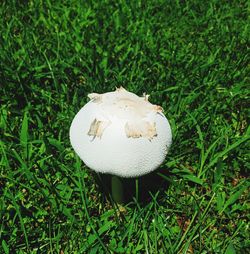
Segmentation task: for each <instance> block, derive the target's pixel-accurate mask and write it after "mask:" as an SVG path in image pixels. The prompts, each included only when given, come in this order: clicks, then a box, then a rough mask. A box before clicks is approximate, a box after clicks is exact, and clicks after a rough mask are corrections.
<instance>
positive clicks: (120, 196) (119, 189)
mask: <svg viewBox="0 0 250 254" xmlns="http://www.w3.org/2000/svg"><path fill="white" fill-rule="evenodd" d="M111 194H112V198H113V200H114V201H115V202H116V203H117V204H123V203H124V188H123V183H122V179H121V178H120V177H118V176H114V175H113V176H111Z"/></svg>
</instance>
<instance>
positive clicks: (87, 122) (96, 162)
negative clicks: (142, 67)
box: [70, 87, 172, 195]
mask: <svg viewBox="0 0 250 254" xmlns="http://www.w3.org/2000/svg"><path fill="white" fill-rule="evenodd" d="M88 97H89V98H90V101H89V102H88V103H87V104H86V105H85V106H84V107H83V108H81V110H80V111H79V112H78V113H77V114H76V116H75V117H74V119H73V121H72V124H71V127H70V142H71V145H72V147H73V149H74V150H75V152H76V153H77V155H78V156H79V157H80V158H81V159H82V161H83V162H84V163H85V164H86V165H87V166H88V167H89V168H90V169H92V170H94V171H96V172H97V173H106V174H111V175H113V176H114V179H113V180H112V183H114V184H113V185H114V186H116V187H115V188H116V189H114V190H112V193H115V192H116V190H118V189H119V188H120V189H121V186H120V180H119V178H118V177H125V178H128V177H138V176H142V175H144V174H147V173H150V172H152V171H153V170H155V169H156V168H157V167H159V166H160V164H161V163H162V162H163V161H164V159H165V156H166V154H167V152H168V150H169V147H170V145H171V141H172V133H171V128H170V125H169V122H168V120H167V118H166V117H165V116H164V114H163V109H162V108H161V107H160V106H157V105H153V104H151V103H150V102H149V101H148V97H149V96H148V95H145V94H144V95H143V97H139V96H137V95H135V94H134V93H131V92H128V91H126V90H125V89H124V88H123V87H120V88H117V89H116V91H114V92H108V93H104V94H97V93H91V94H89V95H88ZM115 176H116V177H115ZM121 191H122V190H119V192H121ZM121 195H122V193H121Z"/></svg>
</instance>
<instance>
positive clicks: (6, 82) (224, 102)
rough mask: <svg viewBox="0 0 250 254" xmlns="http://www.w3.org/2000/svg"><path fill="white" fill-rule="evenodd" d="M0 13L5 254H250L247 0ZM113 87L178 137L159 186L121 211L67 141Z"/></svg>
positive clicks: (13, 7)
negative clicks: (97, 95) (150, 109)
mask: <svg viewBox="0 0 250 254" xmlns="http://www.w3.org/2000/svg"><path fill="white" fill-rule="evenodd" d="M80 2H84V3H80ZM96 2H98V3H96ZM0 16H1V19H0V31H1V33H0V87H1V88H0V90H1V114H0V129H1V140H0V151H1V158H0V253H5V254H7V253H10V254H11V253H60V254H62V253H91V254H93V253H98V254H99V253H105V254H106V253H152V254H157V253H173V254H174V253H197V254H200V253H203V254H205V253H208V254H210V253H225V254H234V253H241V254H242V253H243V254H244V253H249V252H248V251H249V248H250V241H249V238H250V236H249V224H248V219H249V217H248V216H249V203H248V204H247V201H248V199H247V198H248V196H247V194H248V193H247V192H248V190H249V181H248V179H247V171H248V169H249V133H250V131H249V127H248V123H249V110H248V103H249V101H248V95H249V93H248V89H249V87H248V86H247V85H249V75H248V74H249V66H248V65H247V64H248V63H249V54H248V48H247V44H248V42H249V41H248V40H249V31H250V28H249V18H248V16H249V6H248V5H247V1H236V0H235V1H219V0H211V1H198V0H197V1H195V0H193V1H178V0H176V1H173V0H169V1H163V0H162V1H161V0H159V1H125V0H120V1H112V0H106V1H51V0H46V1H39V0H33V1H32V0H30V1H3V3H2V4H1V6H0ZM121 85H122V86H124V87H125V88H126V89H128V90H130V91H132V92H134V93H137V94H138V95H140V94H142V93H143V92H147V93H148V94H150V95H151V97H150V99H151V102H152V103H155V104H160V105H162V106H163V108H164V110H165V114H166V116H167V117H168V119H169V121H170V124H171V127H172V130H173V145H172V147H171V150H170V152H169V155H168V156H167V158H166V161H165V163H164V164H163V165H162V169H165V173H163V174H161V176H162V178H163V179H164V181H165V182H166V183H167V187H166V188H159V190H158V192H156V193H153V194H152V198H151V201H149V202H148V203H146V204H142V203H140V202H136V200H135V201H134V202H131V203H129V204H128V205H127V206H126V208H125V211H123V212H119V211H118V210H117V207H116V206H112V204H110V203H109V202H104V201H103V198H102V194H101V193H100V192H99V191H98V188H97V186H96V182H95V180H94V177H93V175H92V173H91V172H90V170H89V169H87V168H86V167H85V166H84V164H83V163H82V162H81V161H80V160H79V159H78V158H77V156H76V155H75V153H74V151H73V149H72V148H71V146H70V143H69V126H70V123H71V121H72V119H73V117H74V115H75V114H76V113H77V111H78V110H79V109H80V108H81V107H82V106H83V105H84V104H85V103H86V102H87V94H88V93H90V92H93V91H94V92H107V91H111V90H113V89H115V87H119V86H121ZM139 196H140V193H139Z"/></svg>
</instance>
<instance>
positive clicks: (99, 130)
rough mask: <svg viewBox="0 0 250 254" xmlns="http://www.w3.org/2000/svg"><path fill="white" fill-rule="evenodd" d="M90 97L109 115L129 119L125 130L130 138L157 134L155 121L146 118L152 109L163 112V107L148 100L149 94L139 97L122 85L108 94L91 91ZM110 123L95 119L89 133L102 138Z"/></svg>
mask: <svg viewBox="0 0 250 254" xmlns="http://www.w3.org/2000/svg"><path fill="white" fill-rule="evenodd" d="M88 97H89V98H90V99H91V100H92V101H93V102H94V103H98V104H100V107H102V108H103V110H104V112H105V111H106V112H107V115H113V116H117V117H119V118H121V119H127V121H126V123H125V126H124V130H125V133H126V136H127V137H128V138H140V137H143V138H148V139H149V140H151V139H153V138H154V137H156V136H157V131H156V124H155V122H149V121H148V120H146V119H145V118H146V117H147V115H148V114H150V113H151V112H152V111H153V112H156V113H162V112H163V108H162V107H161V106H158V105H153V104H151V103H150V102H149V101H148V98H149V95H147V94H145V93H144V94H143V97H139V96H137V95H135V94H132V93H130V92H128V91H126V89H124V88H123V87H120V88H116V91H115V92H110V93H107V94H98V93H91V94H89V95H88ZM107 115H106V116H107ZM104 117H105V116H104ZM107 118H108V117H107ZM110 124H111V122H110V121H100V120H98V119H95V120H94V121H93V122H92V123H91V126H90V129H89V131H88V135H89V136H93V137H94V138H95V137H99V138H101V137H102V135H103V132H104V131H105V129H106V128H107V127H108V126H109V125H110Z"/></svg>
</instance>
